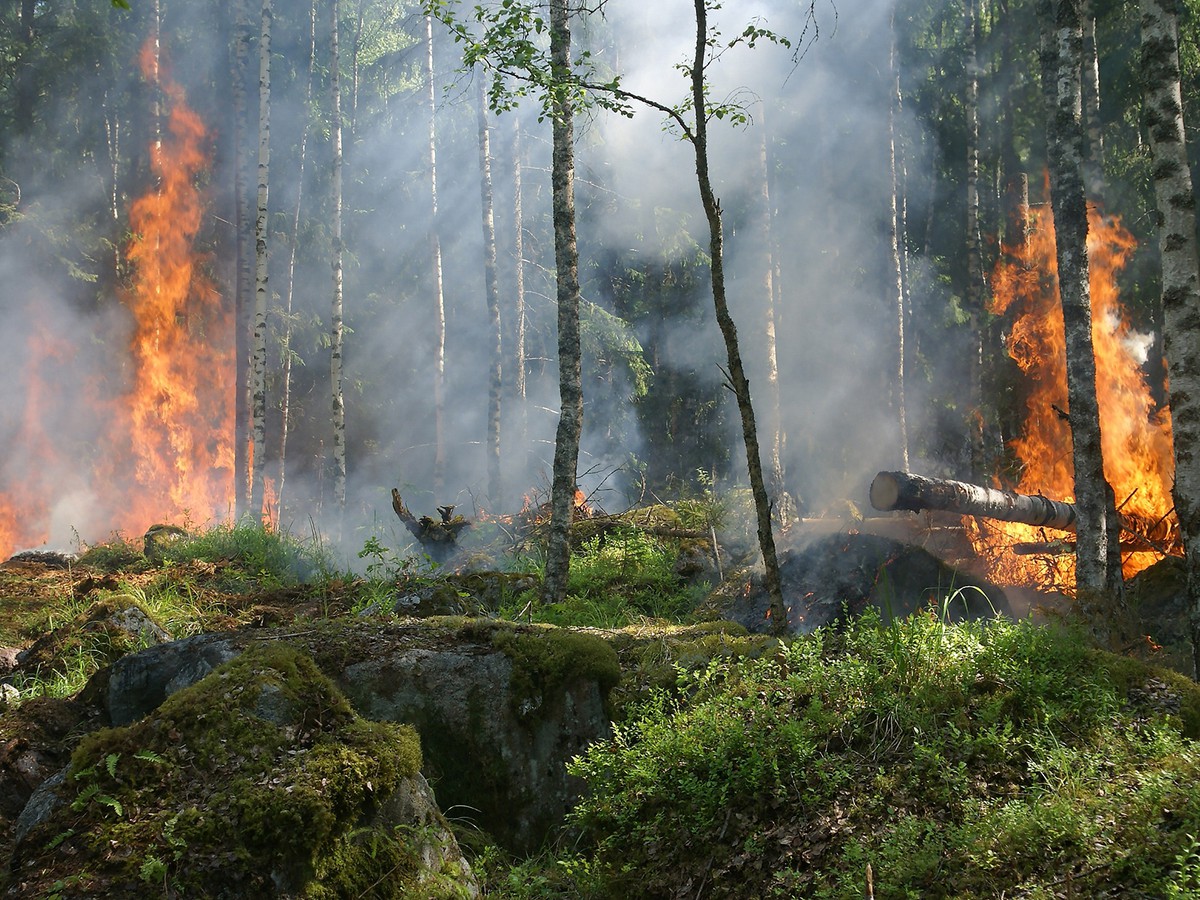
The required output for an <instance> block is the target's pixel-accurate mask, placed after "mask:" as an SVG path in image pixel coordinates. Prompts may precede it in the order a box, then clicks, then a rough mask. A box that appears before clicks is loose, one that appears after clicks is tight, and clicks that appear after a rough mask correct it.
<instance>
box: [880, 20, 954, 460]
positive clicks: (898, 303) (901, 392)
mask: <svg viewBox="0 0 1200 900" xmlns="http://www.w3.org/2000/svg"><path fill="white" fill-rule="evenodd" d="M971 2H972V0H968V6H969V5H970V3H971ZM890 24H891V27H890V29H889V30H890V33H891V40H890V42H889V52H888V69H889V74H890V79H889V80H890V81H891V83H892V88H891V90H890V93H891V97H890V100H889V103H888V117H887V127H888V175H889V178H890V181H891V191H890V194H891V196H890V204H891V208H890V209H889V210H888V243H889V247H888V250H889V252H888V263H889V267H890V268H889V272H888V290H889V291H890V292H891V293H892V297H891V301H892V303H893V304H894V307H895V310H896V331H895V334H896V358H895V362H896V368H895V372H896V383H895V385H894V386H893V391H894V392H895V393H894V396H895V403H896V424H897V426H898V429H899V432H900V468H901V469H903V470H905V471H908V408H907V402H906V399H905V384H906V382H907V362H908V357H907V355H906V352H905V348H904V343H905V338H906V335H907V332H908V327H907V325H908V323H907V321H906V319H907V315H906V313H907V309H906V303H905V297H904V277H903V269H902V267H901V264H900V243H901V224H900V211H901V208H902V207H901V202H900V177H899V174H898V173H897V166H896V112H897V108H898V106H899V102H900V75H899V72H898V71H897V69H896V23H895V15H894V14H893V17H892V21H891V23H890Z"/></svg>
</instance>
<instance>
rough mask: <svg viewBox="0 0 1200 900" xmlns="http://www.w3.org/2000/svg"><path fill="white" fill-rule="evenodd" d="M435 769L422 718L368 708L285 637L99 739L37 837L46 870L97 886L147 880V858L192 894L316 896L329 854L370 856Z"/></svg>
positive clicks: (83, 749) (112, 888) (83, 753)
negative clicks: (424, 757)
mask: <svg viewBox="0 0 1200 900" xmlns="http://www.w3.org/2000/svg"><path fill="white" fill-rule="evenodd" d="M420 766H421V750H420V742H419V739H418V737H417V735H416V732H415V731H413V729H412V728H410V727H408V726H404V725H397V724H393V723H382V722H369V721H365V720H363V719H360V718H358V717H357V716H355V714H354V713H353V711H352V710H351V708H350V706H349V704H348V702H347V701H346V699H345V697H344V696H342V694H341V692H340V691H338V689H337V687H336V686H335V685H334V684H333V682H332V681H330V680H329V679H328V678H327V677H326V676H325V675H323V674H322V673H321V672H320V671H319V670H318V669H317V667H316V665H315V663H314V662H313V661H312V660H311V658H309V657H308V656H306V655H305V654H303V653H301V652H299V651H298V650H296V649H295V648H293V647H290V646H287V645H284V644H270V645H266V646H261V647H257V648H253V649H251V650H248V651H247V652H246V653H244V654H242V655H241V656H240V657H238V658H237V659H235V660H233V661H231V662H230V663H228V664H226V665H225V666H222V667H221V668H220V669H218V670H216V671H215V672H213V673H212V674H211V675H209V676H208V677H207V678H205V679H204V680H202V681H200V682H198V683H197V684H195V685H193V686H191V687H189V688H187V689H185V690H182V691H180V692H178V693H176V694H174V695H172V696H171V697H170V698H168V700H167V701H166V702H165V703H164V704H163V705H162V706H161V707H160V708H159V710H158V711H157V712H156V713H155V714H153V715H152V716H150V717H149V718H147V719H145V720H142V721H141V722H138V723H135V724H133V725H131V726H128V727H125V728H109V729H104V730H102V731H99V732H96V733H94V734H92V735H89V736H88V737H86V738H85V739H84V740H83V741H82V742H81V743H80V745H79V746H78V748H77V749H76V750H75V753H74V754H73V755H72V760H71V767H70V770H69V777H68V779H67V784H66V786H65V787H64V789H63V792H62V794H63V798H64V800H66V802H67V803H68V804H69V807H68V808H67V809H64V810H60V813H59V815H58V816H56V817H55V818H54V819H52V820H51V822H49V823H46V824H45V825H43V826H41V827H42V829H43V830H44V834H43V835H42V836H43V837H44V840H43V841H39V840H38V839H37V838H36V837H33V838H31V839H30V842H29V845H30V846H34V847H36V846H41V847H45V848H46V849H43V850H41V851H40V853H39V854H38V858H37V859H36V860H35V864H36V865H37V868H38V869H40V870H42V871H44V872H46V873H48V876H47V877H53V878H63V877H65V876H66V875H71V874H78V873H79V872H80V871H81V870H82V869H83V868H85V867H86V869H87V870H88V871H89V872H90V873H92V875H91V877H90V879H89V881H88V887H87V893H88V894H89V895H93V896H101V895H104V894H105V893H106V892H107V893H109V894H110V895H111V894H112V893H119V892H120V890H119V888H118V886H122V885H123V886H126V889H128V887H129V886H131V885H137V884H140V881H141V875H142V873H143V871H145V870H146V869H145V867H147V866H149V867H150V871H154V872H160V871H161V874H162V879H163V881H164V883H168V884H170V885H171V886H172V888H173V890H175V891H178V892H179V893H181V894H182V895H185V896H205V895H209V894H217V893H224V894H227V895H228V894H230V893H231V892H232V894H237V895H239V896H251V895H260V894H261V895H274V894H276V893H277V892H278V890H279V886H280V885H281V884H283V885H285V886H286V887H287V889H288V890H291V891H294V892H303V891H306V890H307V889H308V887H307V886H309V885H310V883H311V881H312V878H313V875H314V872H315V866H316V865H317V862H316V861H318V860H319V861H321V863H320V864H321V866H322V871H323V872H327V873H328V874H329V875H330V877H331V878H335V880H336V878H338V877H341V875H340V874H339V873H340V871H341V870H340V869H339V868H338V866H339V863H338V860H343V861H344V862H345V864H347V865H349V864H350V863H351V862H353V863H354V864H355V865H359V864H361V863H362V862H363V858H364V853H365V851H364V853H352V852H350V849H349V848H351V846H358V845H355V844H354V841H355V840H358V841H359V844H361V845H363V846H365V844H363V841H367V839H366V838H353V839H352V836H353V835H354V834H355V832H356V829H357V828H358V826H359V825H360V824H361V822H363V821H364V820H366V819H368V818H369V817H370V815H371V814H372V813H373V812H374V811H375V810H377V809H378V806H379V804H380V802H382V801H383V800H384V799H386V798H387V797H389V796H390V795H391V794H392V793H393V792H394V791H395V790H396V788H397V787H398V785H399V784H400V783H401V781H402V780H403V779H405V778H408V777H411V776H412V775H414V774H415V773H416V772H417V771H418V770H419V769H420ZM68 833H69V834H70V836H69V837H67V838H66V839H65V840H63V841H62V843H61V845H60V846H58V847H57V849H50V848H49V847H48V842H49V841H50V840H51V839H52V838H53V837H54V836H55V835H56V834H68ZM368 843H369V842H368ZM397 852H399V851H397ZM410 855H413V854H410ZM327 857H328V858H327ZM414 858H415V856H414ZM160 867H161V868H160ZM156 877H157V876H156ZM346 877H347V878H349V877H350V876H349V875H347V876H346ZM68 895H70V894H68Z"/></svg>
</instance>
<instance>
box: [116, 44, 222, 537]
mask: <svg viewBox="0 0 1200 900" xmlns="http://www.w3.org/2000/svg"><path fill="white" fill-rule="evenodd" d="M142 71H143V74H145V75H146V76H147V77H149V76H150V75H151V74H157V72H156V70H155V67H154V62H153V55H152V54H150V53H148V52H145V51H143V54H142ZM162 90H163V93H164V94H165V95H166V97H167V99H168V104H169V108H170V115H169V118H168V122H167V132H166V134H165V135H164V136H163V140H162V141H161V142H159V143H156V144H155V145H153V146H152V147H151V158H150V168H151V171H152V172H153V174H154V176H155V179H156V182H157V183H156V184H155V186H154V188H153V189H152V190H151V191H149V192H148V193H147V194H146V195H145V196H143V197H141V198H140V199H138V200H136V201H135V202H134V203H133V205H132V207H131V208H130V211H129V220H130V227H131V230H132V231H133V233H134V235H135V237H134V238H133V240H132V241H131V242H130V244H129V246H128V248H127V249H126V254H127V256H128V258H129V261H130V262H131V263H132V265H133V268H134V273H135V274H134V277H133V279H132V284H131V285H130V289H129V293H128V296H127V297H126V298H125V302H126V305H127V306H128V307H129V309H130V311H131V312H132V314H133V317H134V322H135V325H134V332H133V336H132V338H131V342H130V348H129V350H130V357H131V360H132V369H133V377H132V382H131V384H130V389H129V392H128V395H127V400H128V406H127V412H128V421H127V425H126V426H125V427H127V428H128V434H129V435H130V436H132V447H131V459H130V461H129V463H128V464H129V465H132V468H133V472H132V475H133V481H134V483H135V484H136V485H137V487H138V488H140V490H138V491H137V493H136V495H135V497H134V498H131V501H132V502H131V503H130V504H128V505H129V507H130V508H129V509H128V516H129V517H130V521H132V522H136V523H137V525H136V529H138V530H140V529H142V528H143V527H144V526H148V525H151V524H153V523H154V521H156V520H158V519H161V518H164V517H165V518H175V517H179V516H188V515H190V516H197V517H199V518H201V519H206V518H209V517H211V516H213V515H214V514H216V515H219V514H221V513H222V512H224V511H226V510H227V508H228V504H229V501H230V498H231V497H232V494H233V441H232V435H233V410H232V408H231V404H230V403H229V398H230V397H231V396H232V391H231V387H232V377H231V371H232V364H233V355H232V353H231V351H230V349H229V348H230V345H231V340H230V337H231V335H232V333H233V331H232V328H233V323H232V320H231V316H230V314H229V312H228V310H227V309H226V307H225V304H224V303H223V302H222V299H221V296H220V294H218V292H217V290H216V288H215V286H214V285H213V284H212V282H211V281H210V280H209V279H208V278H207V277H206V275H205V274H204V271H203V265H204V263H205V259H204V257H203V256H202V255H200V254H199V253H197V251H196V250H195V241H196V236H197V234H198V233H199V231H200V226H201V224H202V220H203V215H204V200H203V197H202V195H201V193H200V190H199V188H198V187H197V186H196V180H197V177H198V176H199V175H200V174H201V172H203V170H204V169H205V167H206V166H207V165H208V155H207V152H206V150H205V144H206V141H207V133H206V131H205V128H204V123H203V122H201V121H200V118H199V116H197V115H196V113H195V112H193V111H192V109H191V108H190V107H189V106H188V104H187V101H186V99H185V97H184V94H183V90H182V89H181V88H180V87H179V86H178V85H177V84H175V83H173V82H171V81H170V80H169V79H168V80H167V81H165V82H164V83H163V84H162Z"/></svg>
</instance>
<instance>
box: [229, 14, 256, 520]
mask: <svg viewBox="0 0 1200 900" xmlns="http://www.w3.org/2000/svg"><path fill="white" fill-rule="evenodd" d="M247 7H248V4H247V0H235V2H234V13H233V14H234V33H233V54H232V67H233V70H232V72H231V81H232V83H233V91H232V94H233V96H232V106H233V147H234V149H233V165H234V171H233V194H234V223H233V226H234V240H235V242H236V266H235V278H234V310H235V312H234V319H235V323H236V324H235V326H234V332H235V337H234V345H235V346H234V356H235V358H236V363H235V374H234V384H235V396H234V435H233V448H234V449H233V454H234V464H233V468H234V515H235V517H236V518H241V517H242V516H243V515H245V513H246V511H247V510H248V509H249V508H250V454H249V452H248V451H249V448H250V442H249V431H248V429H249V425H250V393H249V389H250V377H249V376H250V310H251V307H252V303H251V300H250V297H251V295H252V293H253V286H254V274H253V273H254V269H253V267H252V265H251V260H252V259H253V258H254V248H253V240H254V238H253V235H254V230H253V228H251V226H250V222H251V220H252V218H253V217H252V216H251V215H250V188H249V178H248V176H247V173H246V168H247V159H248V156H249V154H248V153H247V152H246V145H247V135H248V134H249V131H250V129H249V126H248V124H247V104H246V93H247V91H246V86H247V82H248V72H249V67H250V64H249V55H250V41H251V29H250V17H249V12H248V8H247Z"/></svg>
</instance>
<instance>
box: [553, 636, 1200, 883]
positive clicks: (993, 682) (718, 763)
mask: <svg viewBox="0 0 1200 900" xmlns="http://www.w3.org/2000/svg"><path fill="white" fill-rule="evenodd" d="M1145 674H1146V672H1145V671H1143V675H1145ZM680 678H681V680H680V683H679V686H678V688H677V690H675V691H660V692H657V693H655V694H653V695H652V696H650V697H649V699H647V700H645V701H644V702H643V703H642V705H641V706H640V707H638V708H637V709H636V712H635V714H634V715H632V716H631V717H630V718H629V719H628V721H626V722H625V723H624V724H621V725H618V726H617V727H616V731H615V735H614V738H613V740H612V741H611V742H608V743H604V744H600V745H596V746H594V747H593V748H591V749H590V750H589V751H588V752H587V753H586V754H585V755H584V756H583V757H582V758H579V759H577V760H576V762H575V763H574V765H573V766H572V772H573V774H576V775H578V776H580V777H583V778H584V779H585V780H586V781H587V782H588V788H589V791H588V794H587V795H586V797H585V798H584V799H583V801H582V802H581V803H580V805H579V807H578V808H577V811H576V824H578V825H579V826H581V827H582V828H584V829H585V831H586V833H587V834H588V835H590V836H591V838H592V840H593V841H594V857H593V862H594V864H595V866H597V867H598V868H599V869H600V870H602V872H603V878H604V880H605V884H606V885H607V891H608V893H609V895H620V894H621V893H622V892H623V891H628V890H632V889H633V888H634V886H636V889H637V890H638V893H639V896H645V897H659V896H671V895H673V892H674V891H676V890H678V889H679V887H680V886H681V885H683V884H686V883H687V882H688V879H690V878H694V877H695V873H697V872H707V873H708V875H707V878H708V883H709V885H710V889H711V890H712V891H713V892H714V894H715V895H719V896H730V897H739V896H746V897H750V896H771V895H772V894H773V892H774V893H777V894H781V895H784V896H798V895H803V896H813V897H829V898H833V897H838V898H841V897H845V898H850V897H860V896H861V895H862V885H861V879H862V871H863V869H864V867H865V864H866V863H867V862H871V863H872V865H873V868H874V870H875V876H876V890H877V896H880V897H903V896H922V897H927V896H954V897H985V896H996V894H997V893H999V892H1002V891H1003V892H1005V893H1009V894H1013V895H1016V894H1023V893H1029V892H1036V891H1037V890H1039V888H1038V885H1047V884H1050V883H1053V882H1056V881H1057V880H1058V879H1059V878H1061V876H1062V874H1063V873H1064V872H1067V871H1072V872H1074V873H1076V874H1075V876H1074V877H1075V886H1076V889H1077V890H1080V891H1083V892H1085V893H1087V894H1088V895H1089V896H1097V895H1100V894H1102V893H1105V892H1106V891H1107V890H1110V889H1112V888H1113V887H1114V886H1120V888H1121V889H1122V890H1126V891H1129V890H1135V889H1136V890H1138V891H1141V892H1143V893H1145V894H1146V895H1153V896H1166V895H1167V894H1168V893H1170V891H1172V890H1176V889H1180V888H1178V886H1179V885H1182V884H1185V883H1187V880H1188V879H1190V878H1194V876H1195V871H1196V866H1195V849H1196V842H1195V839H1194V837H1192V836H1193V835H1195V834H1196V833H1197V828H1198V827H1200V797H1197V796H1196V795H1195V792H1194V791H1193V790H1192V789H1191V785H1192V784H1193V783H1194V780H1195V779H1196V777H1198V776H1200V750H1197V748H1196V746H1195V745H1194V744H1193V743H1192V742H1191V741H1190V740H1188V739H1186V738H1185V737H1184V736H1183V735H1182V734H1181V731H1180V722H1179V720H1178V719H1177V718H1174V717H1172V716H1170V715H1163V714H1161V713H1155V712H1153V711H1152V710H1139V711H1137V712H1136V713H1132V714H1131V713H1130V712H1129V710H1128V707H1127V706H1125V705H1124V701H1123V695H1122V694H1121V693H1120V691H1119V690H1118V689H1116V688H1115V687H1114V681H1113V679H1112V677H1111V675H1110V669H1109V666H1108V665H1107V663H1106V661H1105V657H1103V656H1102V655H1098V654H1095V653H1094V652H1092V651H1090V650H1089V649H1088V648H1087V647H1086V644H1085V643H1084V642H1083V641H1082V640H1081V639H1079V638H1077V637H1076V636H1073V635H1070V634H1063V633H1058V632H1055V631H1052V630H1049V629H1046V628H1042V627H1037V626H1032V625H1028V624H1017V625H1013V624H1005V623H994V624H991V625H988V626H986V627H984V626H979V625H968V626H947V625H944V624H942V623H940V622H938V621H937V620H936V619H934V618H931V617H916V618H914V619H912V620H910V621H906V622H901V623H897V624H894V625H892V626H889V627H886V628H885V627H882V626H881V625H880V624H879V622H878V620H877V619H874V618H870V617H868V618H864V619H863V620H861V621H858V622H855V623H853V624H852V625H851V626H850V627H849V628H848V629H847V630H846V632H845V633H844V634H842V635H829V634H821V633H818V634H816V635H814V636H811V637H809V638H805V639H802V640H798V641H796V642H795V643H793V644H792V645H791V646H790V647H787V648H784V649H781V650H780V651H779V652H778V653H776V654H775V655H774V656H772V657H770V658H763V659H757V660H740V661H736V662H729V661H716V662H714V663H713V664H712V665H710V666H709V667H708V668H706V669H704V670H703V671H699V672H692V673H682V672H681V676H680ZM1193 687H1194V686H1193ZM1193 693H1194V690H1193ZM1164 810H1169V811H1170V812H1169V813H1164ZM1152 834H1153V835H1156V836H1155V837H1150V835H1152ZM797 859H803V860H805V861H806V864H805V865H804V866H802V867H799V868H797V867H796V865H795V861H796V860H797ZM1172 886H1175V887H1172Z"/></svg>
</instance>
